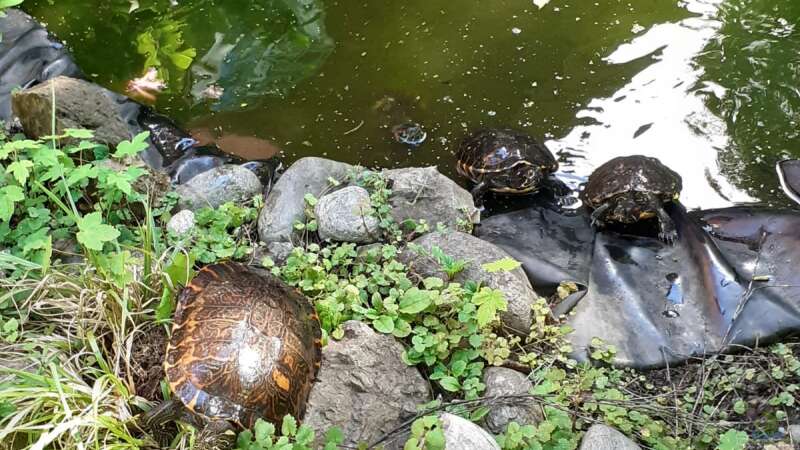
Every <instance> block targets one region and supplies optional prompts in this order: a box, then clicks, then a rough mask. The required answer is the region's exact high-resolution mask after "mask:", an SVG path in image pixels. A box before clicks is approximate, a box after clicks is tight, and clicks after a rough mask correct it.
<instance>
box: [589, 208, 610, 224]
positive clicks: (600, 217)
mask: <svg viewBox="0 0 800 450" xmlns="http://www.w3.org/2000/svg"><path fill="white" fill-rule="evenodd" d="M610 209H611V204H610V203H603V204H602V205H600V206H598V207H597V208H595V210H594V211H592V215H591V218H592V226H593V227H598V228H599V227H602V226H604V225H605V217H606V213H608V211H609V210H610Z"/></svg>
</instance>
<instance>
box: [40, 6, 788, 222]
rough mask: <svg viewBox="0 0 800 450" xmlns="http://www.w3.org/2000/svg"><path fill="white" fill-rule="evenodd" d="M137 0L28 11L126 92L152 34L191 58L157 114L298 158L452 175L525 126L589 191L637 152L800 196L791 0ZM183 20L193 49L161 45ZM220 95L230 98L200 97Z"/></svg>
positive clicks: (704, 185)
mask: <svg viewBox="0 0 800 450" xmlns="http://www.w3.org/2000/svg"><path fill="white" fill-rule="evenodd" d="M139 3H140V9H139V10H137V11H134V12H132V13H129V12H128V10H129V9H130V6H131V3H130V2H129V1H128V0H112V1H105V0H91V1H89V0H60V1H59V2H56V3H55V4H50V2H48V1H47V0H27V1H26V2H25V7H26V9H27V10H28V11H29V12H31V13H32V14H34V15H35V16H36V17H38V18H39V19H41V20H43V21H45V22H46V23H47V24H48V25H49V28H50V29H51V31H53V32H54V33H55V34H56V35H58V36H59V37H61V38H62V39H65V40H66V41H67V43H68V45H70V47H71V48H72V50H73V52H74V54H75V55H76V57H77V59H78V63H79V64H80V65H81V67H82V68H83V69H84V71H85V72H87V73H89V74H92V75H93V79H94V80H96V81H97V82H98V83H100V84H103V85H105V86H108V87H110V88H112V89H115V90H118V91H122V90H123V88H124V86H125V83H126V81H127V80H128V79H130V78H133V77H136V76H139V75H141V74H142V73H143V71H144V70H145V68H146V67H145V66H146V64H145V57H144V56H142V55H141V54H140V53H139V52H137V38H138V41H139V43H138V45H139V46H141V45H142V43H141V41H142V39H143V38H142V37H141V36H143V35H149V36H150V38H152V37H153V36H155V37H156V39H155V40H156V41H157V43H158V45H161V46H163V48H167V49H168V50H169V46H170V45H172V46H173V47H174V48H173V50H175V52H180V51H183V50H186V49H188V48H194V49H195V53H196V56H195V58H194V63H193V65H192V66H191V68H190V69H189V70H187V71H185V72H184V71H181V70H180V69H179V68H176V67H175V64H173V61H170V57H169V56H167V57H164V58H163V59H165V60H166V63H164V68H166V69H167V72H168V73H167V75H168V76H169V87H170V89H169V92H167V93H165V94H164V95H162V96H161V97H160V98H159V100H158V103H157V105H156V106H157V107H158V108H159V109H160V110H161V111H163V112H165V113H167V114H170V115H172V116H173V117H175V118H177V119H179V120H180V121H181V122H182V123H183V124H185V125H186V126H187V127H191V128H206V129H211V130H215V132H216V133H218V134H219V133H221V134H224V135H241V136H256V137H259V138H263V139H268V140H270V141H272V142H273V143H274V144H275V145H276V146H277V147H279V148H280V149H281V150H282V154H283V156H284V157H285V158H286V159H288V160H289V161H291V160H294V159H297V158H299V157H302V156H309V155H316V156H327V157H330V158H334V159H339V160H343V161H347V162H351V163H360V164H365V165H370V166H383V167H386V166H391V167H393V166H411V165H428V164H435V165H438V166H439V167H440V169H441V170H442V171H443V172H445V173H447V174H450V175H454V176H455V174H454V170H453V164H454V161H453V153H454V151H455V149H456V148H457V145H458V142H459V141H460V140H461V139H462V138H463V136H464V135H465V134H467V133H468V132H470V131H471V130H475V129H477V128H480V127H500V126H509V127H514V128H518V129H522V130H525V131H527V132H529V133H530V134H532V135H534V136H537V137H540V138H542V139H544V140H546V141H547V145H548V146H549V147H550V149H551V150H553V151H554V152H555V153H557V154H558V156H559V158H560V160H561V161H562V170H561V173H560V174H559V175H560V176H561V177H562V178H564V179H565V180H567V181H568V182H571V183H573V184H574V185H577V184H578V183H580V182H581V181H583V180H584V179H585V177H586V176H587V175H588V174H589V173H591V171H592V170H593V168H595V167H597V166H598V165H599V164H602V163H603V162H604V161H606V160H608V159H610V158H611V157H614V156H618V155H625V154H634V153H640V154H647V155H651V156H656V157H658V158H660V159H661V160H662V161H663V162H664V163H666V164H668V165H669V166H671V167H672V168H673V169H675V170H676V171H677V172H679V173H680V174H681V175H682V177H683V179H684V186H685V187H684V192H683V196H682V201H683V202H684V203H685V204H686V205H687V206H690V207H704V208H710V207H720V206H726V205H730V204H732V203H739V202H751V201H765V202H770V203H773V204H778V205H784V204H788V202H787V200H785V199H784V197H783V195H782V194H781V193H780V192H779V191H778V180H777V177H776V176H775V171H774V164H775V162H776V161H777V160H778V159H780V158H784V157H790V156H793V157H800V148H798V145H797V144H798V140H799V138H798V127H797V121H798V119H799V118H798V117H797V114H798V111H800V96H799V95H798V92H800V91H798V86H800V35H799V34H798V33H800V32H798V31H797V30H796V29H795V26H796V25H797V23H798V21H800V6H798V5H797V4H794V2H793V1H792V0H779V1H767V0H757V1H746V0H728V1H726V2H721V1H716V0H688V1H684V2H681V3H673V2H664V1H661V0H637V1H635V2H631V1H614V0H608V1H597V2H585V1H559V0H554V1H552V2H550V3H549V4H548V5H546V6H545V7H544V8H542V9H539V8H538V7H536V6H535V5H533V4H532V3H531V2H530V1H522V0H493V1H490V2H487V1H459V2H453V1H443V0H441V1H440V0H424V1H423V0H407V1H404V2H385V1H380V2H379V1H368V0H360V1H355V0H338V1H332V0H331V1H323V0H272V1H271V0H263V1H260V2H248V1H242V0H230V1H229V0H226V1H225V2H222V1H216V2H215V1H211V0H194V1H192V0H182V1H180V2H178V6H171V5H170V4H169V2H168V1H164V2H146V1H145V0H140V1H139ZM175 28H179V29H181V30H182V40H183V42H181V43H180V45H174V44H175V42H171V43H170V42H169V39H168V37H165V36H168V34H169V33H168V31H169V30H171V29H175ZM165 30H166V31H165ZM159 33H160V34H159ZM145 40H146V39H145ZM175 52H173V53H175ZM176 58H177V59H178V61H177V62H180V61H179V59H180V56H178V57H176ZM213 84H221V85H224V87H225V89H224V92H225V94H224V95H223V98H222V99H221V100H220V101H210V100H207V99H202V98H201V93H202V92H203V91H204V89H206V88H208V86H209V85H213ZM402 121H414V122H419V123H421V124H423V125H424V126H425V128H426V129H427V131H428V136H429V137H428V140H427V141H426V142H425V143H424V144H423V145H422V146H420V147H419V148H416V149H409V148H407V147H405V146H403V145H401V144H398V143H395V142H393V141H392V139H391V133H390V128H391V126H392V125H394V124H396V123H398V122H402ZM242 153H243V154H244V155H245V156H248V157H257V156H259V155H257V154H253V153H252V152H248V151H247V149H242Z"/></svg>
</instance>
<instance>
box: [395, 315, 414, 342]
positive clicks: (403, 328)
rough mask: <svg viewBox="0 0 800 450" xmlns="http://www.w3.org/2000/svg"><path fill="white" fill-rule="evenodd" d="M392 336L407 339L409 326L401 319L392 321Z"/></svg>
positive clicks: (409, 331) (409, 332)
mask: <svg viewBox="0 0 800 450" xmlns="http://www.w3.org/2000/svg"><path fill="white" fill-rule="evenodd" d="M392 334H393V335H394V337H396V338H404V337H407V336H408V335H409V334H411V324H409V323H408V322H407V321H405V320H403V319H400V318H397V319H396V320H395V321H394V331H392Z"/></svg>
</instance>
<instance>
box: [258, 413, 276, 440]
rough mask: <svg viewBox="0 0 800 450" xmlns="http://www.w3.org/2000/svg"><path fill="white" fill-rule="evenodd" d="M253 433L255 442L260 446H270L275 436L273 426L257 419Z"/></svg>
mask: <svg viewBox="0 0 800 450" xmlns="http://www.w3.org/2000/svg"><path fill="white" fill-rule="evenodd" d="M253 431H254V432H255V438H256V442H258V443H260V444H267V443H269V444H271V443H272V436H274V435H275V425H273V424H271V423H269V422H267V421H266V420H263V419H258V420H256V424H255V426H254V427H253Z"/></svg>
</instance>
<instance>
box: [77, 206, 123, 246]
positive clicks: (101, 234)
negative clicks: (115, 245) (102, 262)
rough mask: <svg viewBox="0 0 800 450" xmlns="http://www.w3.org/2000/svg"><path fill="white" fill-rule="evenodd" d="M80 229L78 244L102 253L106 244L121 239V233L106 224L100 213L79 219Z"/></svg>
mask: <svg viewBox="0 0 800 450" xmlns="http://www.w3.org/2000/svg"><path fill="white" fill-rule="evenodd" d="M78 229H79V230H80V231H78V233H77V235H76V237H77V238H78V242H79V243H81V245H83V246H84V247H86V248H88V249H90V250H96V251H100V250H102V249H103V244H104V243H106V242H110V241H113V240H115V239H117V238H118V237H119V231H117V229H116V228H114V227H112V226H111V225H106V224H104V223H103V217H102V216H101V215H100V213H99V212H93V213H91V214H87V215H85V216H84V217H83V218H81V219H79V220H78Z"/></svg>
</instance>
